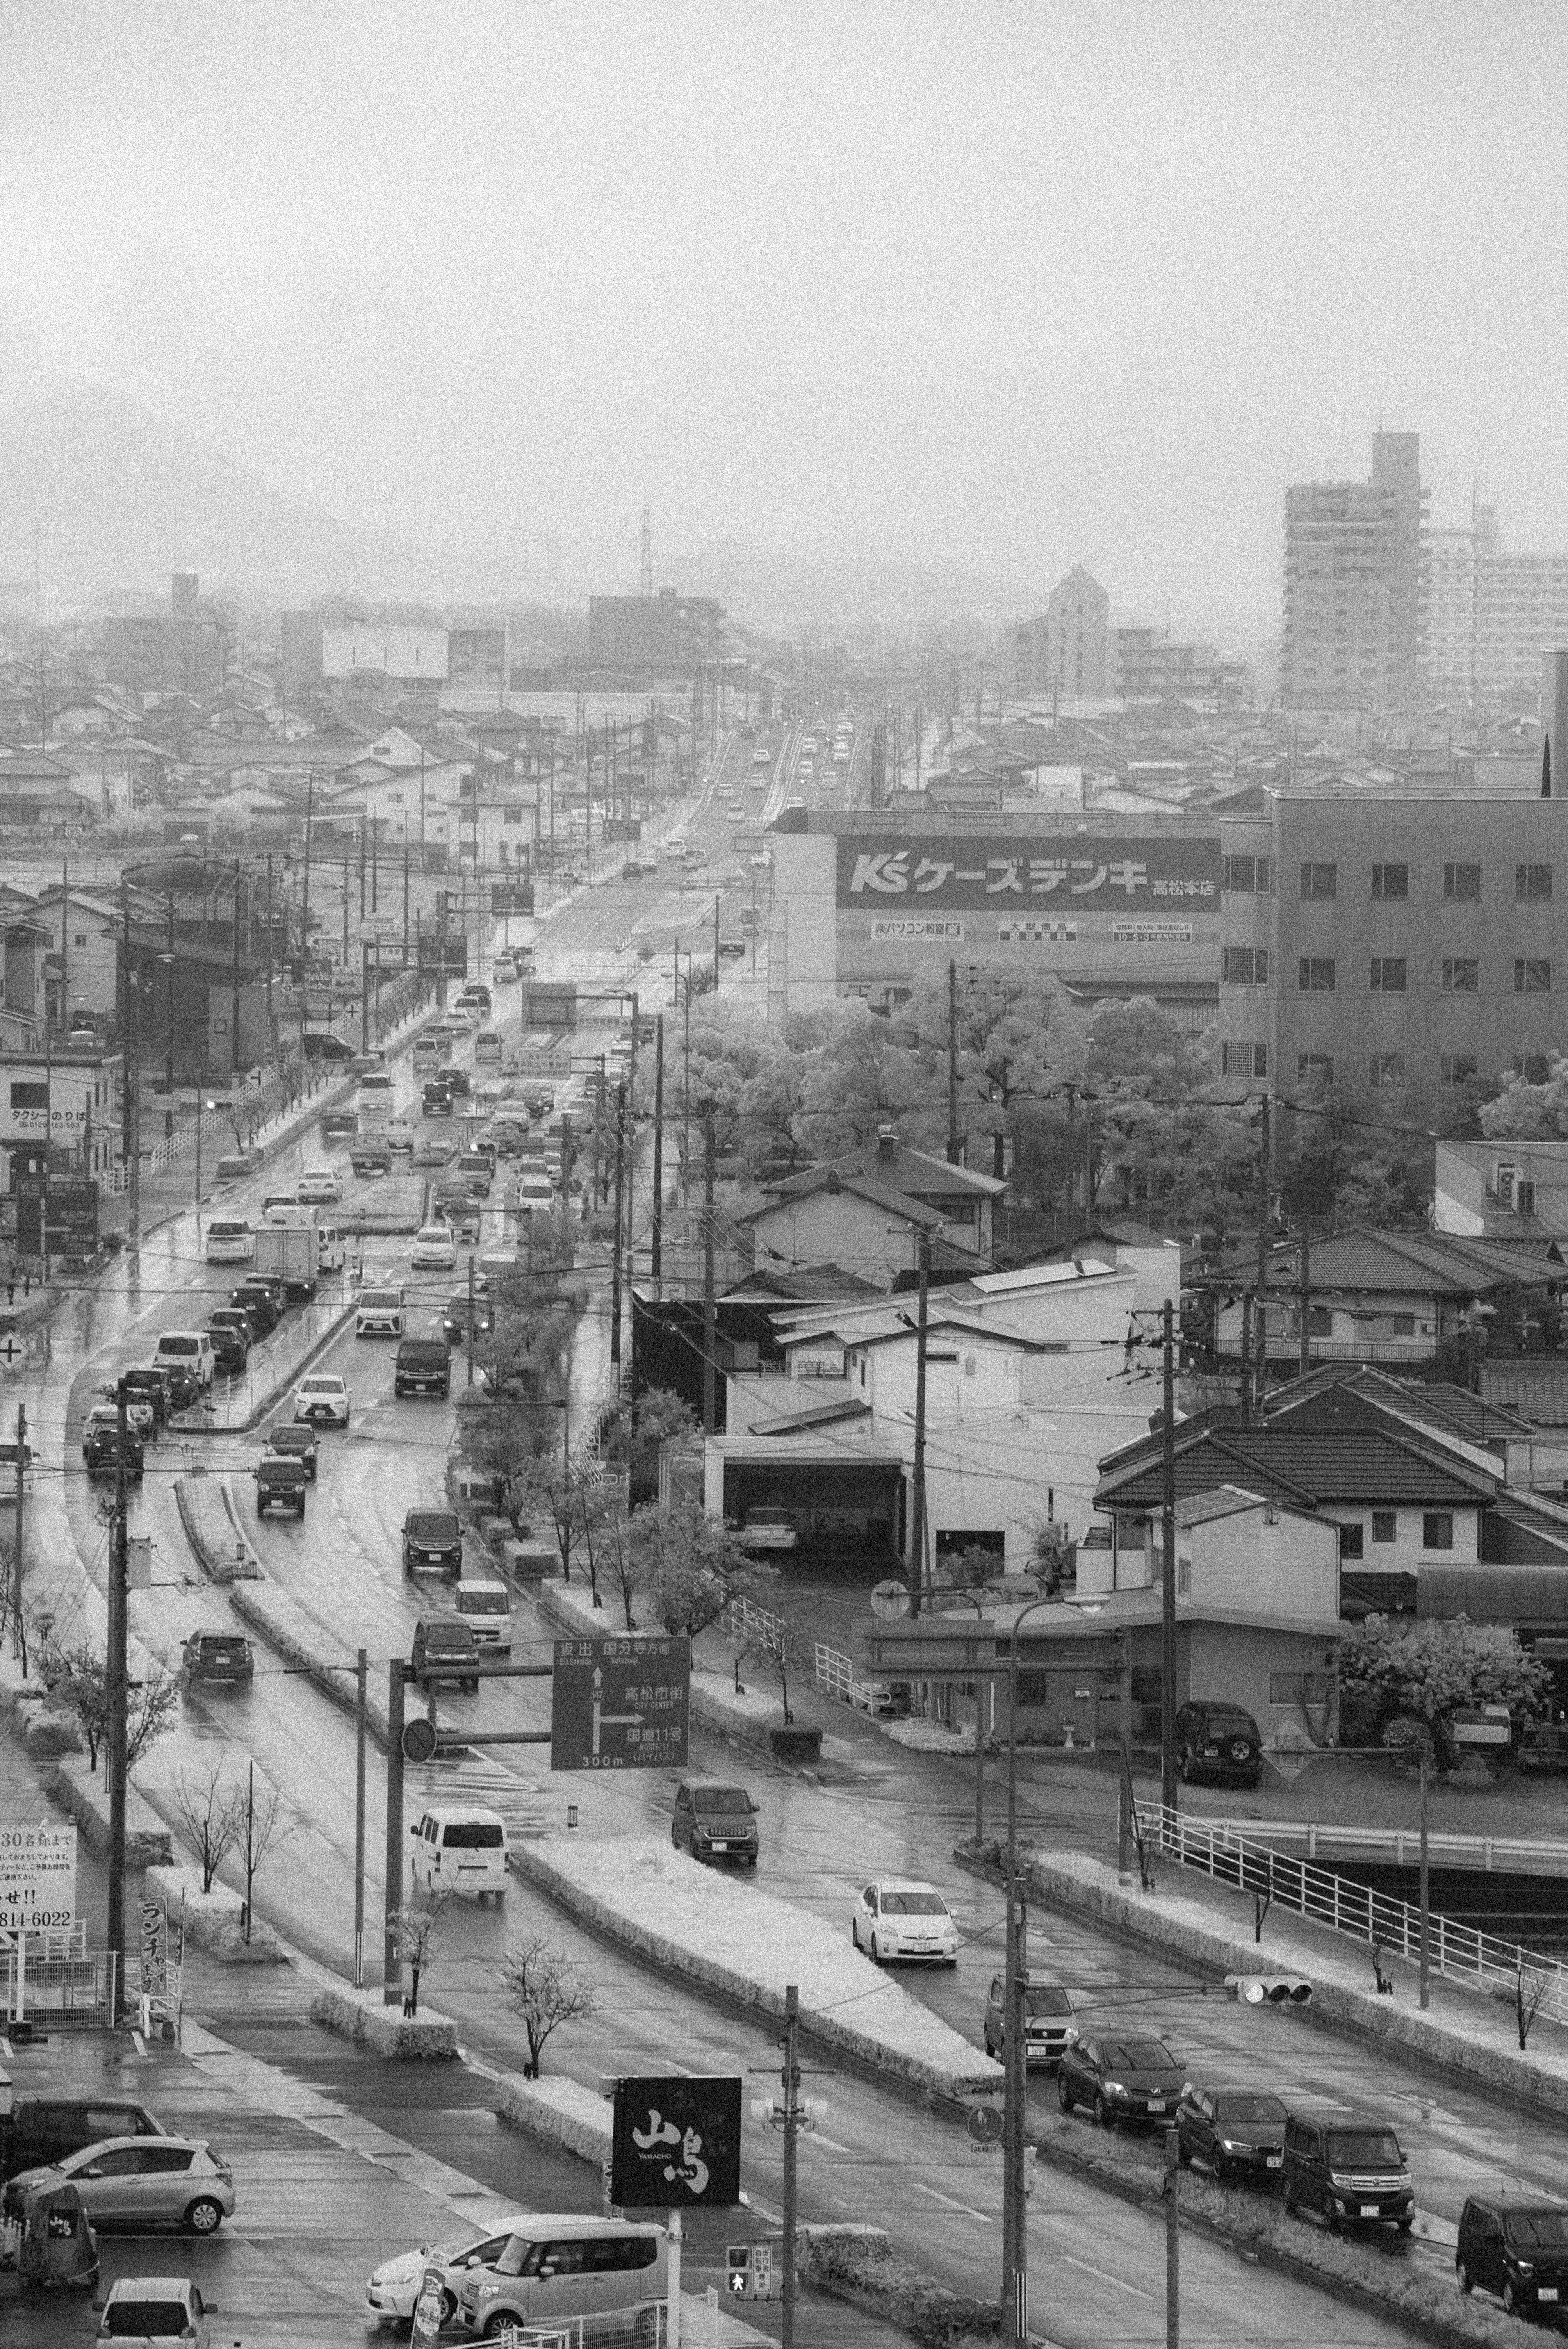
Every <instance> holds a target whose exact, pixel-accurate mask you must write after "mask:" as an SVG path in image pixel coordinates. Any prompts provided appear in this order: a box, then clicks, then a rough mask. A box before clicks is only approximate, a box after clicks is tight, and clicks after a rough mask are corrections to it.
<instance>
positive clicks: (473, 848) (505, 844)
mask: <svg viewBox="0 0 1568 2349" xmlns="http://www.w3.org/2000/svg"><path fill="white" fill-rule="evenodd" d="M454 813H455V815H456V818H457V834H456V847H457V856H458V861H459V864H471V865H472V866H473V868H474V870H475V871H476V872H484V871H487V870H489V869H490V868H491V867H494V866H498V865H500V866H506V867H509V868H511V869H512V870H514V871H516V872H518V873H521V874H528V873H531V872H532V870H533V855H534V848H535V844H536V842H537V839H538V825H539V786H538V784H537V783H529V784H521V783H501V784H494V785H492V786H491V787H490V789H489V790H486V791H466V792H463V794H462V796H461V797H460V798H459V800H458V802H457V804H456V808H455V810H454Z"/></svg>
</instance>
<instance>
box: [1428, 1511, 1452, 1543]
mask: <svg viewBox="0 0 1568 2349" xmlns="http://www.w3.org/2000/svg"><path fill="white" fill-rule="evenodd" d="M1453 1546H1454V1513H1453V1511H1452V1510H1451V1509H1429V1510H1428V1511H1427V1513H1426V1515H1425V1516H1423V1517H1422V1519H1421V1547H1422V1548H1423V1549H1452V1547H1453Z"/></svg>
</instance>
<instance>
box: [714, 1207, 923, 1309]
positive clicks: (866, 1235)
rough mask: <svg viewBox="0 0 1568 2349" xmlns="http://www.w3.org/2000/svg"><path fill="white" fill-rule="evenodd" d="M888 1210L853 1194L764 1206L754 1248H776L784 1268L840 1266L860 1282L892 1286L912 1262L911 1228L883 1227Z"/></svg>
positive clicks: (755, 1228)
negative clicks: (804, 1265) (795, 1265)
mask: <svg viewBox="0 0 1568 2349" xmlns="http://www.w3.org/2000/svg"><path fill="white" fill-rule="evenodd" d="M887 1225H888V1211H887V1209H886V1208H885V1207H877V1206H872V1203H871V1201H870V1200H869V1199H857V1198H856V1197H855V1195H854V1194H853V1193H852V1192H851V1191H841V1192H838V1193H836V1194H835V1193H832V1192H828V1191H813V1192H811V1193H810V1195H808V1196H807V1197H805V1198H803V1199H794V1200H791V1201H790V1202H789V1204H788V1205H787V1206H777V1207H769V1208H766V1209H765V1210H764V1211H763V1213H762V1214H761V1215H759V1216H758V1217H757V1219H756V1221H755V1223H754V1224H753V1226H752V1229H753V1231H754V1232H755V1234H756V1236H757V1242H758V1247H764V1246H766V1247H772V1248H777V1249H778V1251H779V1255H780V1256H781V1257H783V1258H784V1260H785V1262H786V1263H787V1264H822V1263H829V1262H830V1263H833V1264H837V1265H841V1266H842V1267H843V1269H844V1270H845V1271H846V1272H853V1273H858V1274H859V1275H860V1277H861V1279H862V1280H872V1281H875V1282H876V1283H877V1284H878V1286H879V1287H880V1288H892V1284H893V1280H894V1278H895V1276H896V1275H897V1274H899V1273H901V1272H908V1271H909V1269H910V1268H911V1267H912V1266H913V1262H914V1233H913V1227H912V1226H904V1225H895V1226H894V1227H893V1229H892V1231H891V1232H890V1231H889V1230H888V1228H887Z"/></svg>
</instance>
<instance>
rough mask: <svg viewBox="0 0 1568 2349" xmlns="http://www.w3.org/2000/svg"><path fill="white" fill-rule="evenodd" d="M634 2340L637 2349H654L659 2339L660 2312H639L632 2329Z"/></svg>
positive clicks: (644, 2310)
mask: <svg viewBox="0 0 1568 2349" xmlns="http://www.w3.org/2000/svg"><path fill="white" fill-rule="evenodd" d="M632 2338H633V2340H634V2342H635V2343H636V2344H637V2349H654V2344H656V2343H657V2341H658V2338H659V2312H658V2310H657V2309H656V2308H643V2309H639V2310H638V2312H637V2321H636V2323H635V2324H634V2326H633V2327H632Z"/></svg>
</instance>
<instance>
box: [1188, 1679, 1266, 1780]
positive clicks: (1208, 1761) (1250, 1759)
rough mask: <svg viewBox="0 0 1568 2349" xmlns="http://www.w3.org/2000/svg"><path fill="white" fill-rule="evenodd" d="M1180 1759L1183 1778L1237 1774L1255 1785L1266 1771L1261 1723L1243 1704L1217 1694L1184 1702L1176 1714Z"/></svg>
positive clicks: (1229, 1776) (1235, 1776)
mask: <svg viewBox="0 0 1568 2349" xmlns="http://www.w3.org/2000/svg"><path fill="white" fill-rule="evenodd" d="M1176 1762H1177V1766H1178V1768H1179V1769H1180V1771H1181V1776H1182V1780H1183V1782H1184V1783H1185V1784H1186V1785H1191V1784H1192V1782H1193V1780H1194V1779H1195V1778H1236V1779H1239V1780H1240V1781H1241V1783H1242V1785H1244V1786H1255V1785H1257V1783H1258V1781H1259V1779H1260V1778H1261V1777H1262V1776H1263V1772H1264V1749H1263V1740H1262V1738H1261V1737H1260V1736H1259V1735H1258V1725H1257V1723H1256V1722H1255V1721H1254V1720H1253V1716H1252V1714H1251V1713H1244V1712H1243V1709H1242V1707H1241V1706H1240V1705H1239V1704H1227V1703H1225V1702H1222V1700H1220V1699H1217V1698H1206V1699H1204V1700H1203V1701H1202V1702H1197V1703H1191V1704H1184V1705H1183V1706H1182V1707H1181V1711H1180V1712H1179V1713H1177V1715H1176Z"/></svg>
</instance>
